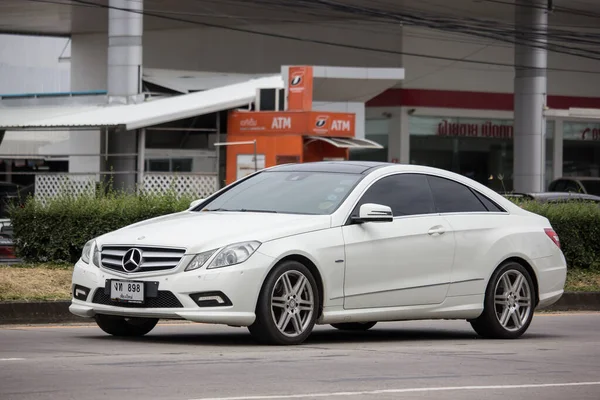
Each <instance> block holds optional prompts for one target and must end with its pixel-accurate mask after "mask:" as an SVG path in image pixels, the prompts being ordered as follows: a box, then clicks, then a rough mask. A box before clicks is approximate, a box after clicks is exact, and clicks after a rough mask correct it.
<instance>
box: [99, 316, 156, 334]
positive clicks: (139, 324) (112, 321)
mask: <svg viewBox="0 0 600 400" xmlns="http://www.w3.org/2000/svg"><path fill="white" fill-rule="evenodd" d="M95 320H96V323H97V324H98V326H99V327H100V329H102V330H103V331H104V332H106V333H108V334H109V335H113V336H125V337H136V336H144V335H145V334H147V333H148V332H150V331H151V330H152V329H154V327H155V326H156V324H157V323H158V318H125V317H117V316H112V315H103V314H98V315H96V317H95Z"/></svg>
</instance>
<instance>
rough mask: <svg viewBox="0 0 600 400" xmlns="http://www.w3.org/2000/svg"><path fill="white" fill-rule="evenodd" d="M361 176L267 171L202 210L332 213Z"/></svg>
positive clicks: (228, 191) (246, 181) (225, 193)
mask: <svg viewBox="0 0 600 400" xmlns="http://www.w3.org/2000/svg"><path fill="white" fill-rule="evenodd" d="M361 177H362V175H359V174H345V173H326V172H293V171H285V172H283V171H280V172H278V171H264V172H261V173H260V174H258V175H255V176H253V177H251V178H249V179H247V180H245V181H244V182H240V183H239V184H238V185H236V186H234V187H232V188H231V189H229V190H227V191H226V192H224V193H223V194H221V195H220V196H218V197H217V198H216V199H214V200H213V201H211V202H210V203H208V204H205V205H204V207H203V208H202V211H247V212H269V213H285V214H312V215H326V214H331V213H332V212H334V211H335V210H336V209H337V208H338V207H339V205H340V204H341V203H342V201H344V199H345V198H346V196H347V195H348V194H349V193H350V191H351V190H352V189H353V188H354V186H355V185H356V184H357V183H358V181H360V179H361Z"/></svg>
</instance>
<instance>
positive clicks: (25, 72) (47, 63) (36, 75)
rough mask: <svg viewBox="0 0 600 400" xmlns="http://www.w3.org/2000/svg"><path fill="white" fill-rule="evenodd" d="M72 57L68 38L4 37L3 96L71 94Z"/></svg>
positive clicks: (0, 47) (0, 38) (0, 40)
mask: <svg viewBox="0 0 600 400" xmlns="http://www.w3.org/2000/svg"><path fill="white" fill-rule="evenodd" d="M65 47H66V48H65ZM63 50H64V53H63ZM69 53H70V46H69V40H68V39H65V38H49V37H39V36H20V35H0V94H23V93H43V92H45V93H49V92H66V91H69V87H70V78H69V69H70V66H69V63H68V62H67V63H59V61H58V58H59V56H61V54H63V56H65V55H66V56H68V55H69Z"/></svg>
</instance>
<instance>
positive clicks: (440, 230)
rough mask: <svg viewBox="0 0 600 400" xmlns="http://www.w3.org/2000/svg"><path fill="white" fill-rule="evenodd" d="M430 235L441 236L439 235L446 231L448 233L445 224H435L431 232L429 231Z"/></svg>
mask: <svg viewBox="0 0 600 400" xmlns="http://www.w3.org/2000/svg"><path fill="white" fill-rule="evenodd" d="M427 233H428V234H429V235H430V236H439V235H443V234H444V233H446V230H445V229H444V227H443V226H434V227H433V228H431V229H429V232H427Z"/></svg>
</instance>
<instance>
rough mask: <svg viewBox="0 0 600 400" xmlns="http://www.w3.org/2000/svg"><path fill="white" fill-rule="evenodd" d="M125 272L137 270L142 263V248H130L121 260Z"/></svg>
mask: <svg viewBox="0 0 600 400" xmlns="http://www.w3.org/2000/svg"><path fill="white" fill-rule="evenodd" d="M121 264H122V265H123V270H125V272H135V271H137V270H138V269H140V266H141V265H142V251H141V250H140V249H129V250H127V252H126V253H125V255H124V256H123V260H122V261H121Z"/></svg>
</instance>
